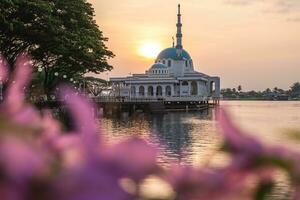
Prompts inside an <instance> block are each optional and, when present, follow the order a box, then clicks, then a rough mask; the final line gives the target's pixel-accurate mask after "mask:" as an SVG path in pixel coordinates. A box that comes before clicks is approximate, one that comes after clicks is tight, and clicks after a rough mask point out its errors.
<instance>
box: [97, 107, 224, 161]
mask: <svg viewBox="0 0 300 200" xmlns="http://www.w3.org/2000/svg"><path fill="white" fill-rule="evenodd" d="M215 125H216V123H215V117H214V112H213V109H209V110H205V111H197V112H171V113H168V114H157V115H145V114H141V113H140V114H137V115H136V116H131V117H128V116H126V115H124V116H120V117H119V118H103V119H102V120H101V129H102V130H103V132H104V133H106V136H107V138H108V141H109V142H115V141H118V140H120V139H122V138H124V137H127V136H130V135H139V136H142V137H144V138H146V139H147V140H148V141H149V142H150V143H152V144H154V145H157V146H158V147H159V148H160V150H161V153H160V157H159V158H160V161H161V162H163V163H165V164H167V163H170V162H180V163H182V162H183V163H189V164H200V163H201V160H203V161H204V160H206V159H205V156H208V154H209V153H211V151H212V150H215V149H216V148H217V144H218V140H219V137H218V135H217V134H216V126H215Z"/></svg>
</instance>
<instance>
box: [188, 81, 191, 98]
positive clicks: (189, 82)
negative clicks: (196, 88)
mask: <svg viewBox="0 0 300 200" xmlns="http://www.w3.org/2000/svg"><path fill="white" fill-rule="evenodd" d="M188 84H189V93H188V95H189V96H191V91H192V82H191V81H188Z"/></svg>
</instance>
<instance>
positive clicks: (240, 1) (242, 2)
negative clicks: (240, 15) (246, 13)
mask: <svg viewBox="0 0 300 200" xmlns="http://www.w3.org/2000/svg"><path fill="white" fill-rule="evenodd" d="M259 1H263V0H225V1H224V3H225V4H228V5H232V6H248V5H252V4H254V3H256V2H259Z"/></svg>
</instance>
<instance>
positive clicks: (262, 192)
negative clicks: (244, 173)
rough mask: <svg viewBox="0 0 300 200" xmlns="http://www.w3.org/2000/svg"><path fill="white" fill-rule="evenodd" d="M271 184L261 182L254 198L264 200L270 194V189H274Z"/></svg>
mask: <svg viewBox="0 0 300 200" xmlns="http://www.w3.org/2000/svg"><path fill="white" fill-rule="evenodd" d="M274 185H275V184H274V183H273V182H262V183H260V184H259V185H258V187H257V190H256V193H255V198H254V199H256V200H264V199H266V197H267V196H268V195H269V194H270V192H271V191H272V189H273V188H274Z"/></svg>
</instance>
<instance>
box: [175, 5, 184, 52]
mask: <svg viewBox="0 0 300 200" xmlns="http://www.w3.org/2000/svg"><path fill="white" fill-rule="evenodd" d="M177 17H178V19H177V25H176V26H177V34H176V39H177V44H176V48H177V49H182V48H183V47H182V31H181V27H182V23H181V13H180V4H178V14H177Z"/></svg>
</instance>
